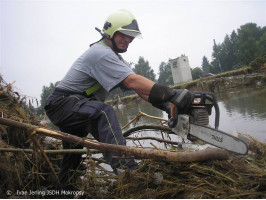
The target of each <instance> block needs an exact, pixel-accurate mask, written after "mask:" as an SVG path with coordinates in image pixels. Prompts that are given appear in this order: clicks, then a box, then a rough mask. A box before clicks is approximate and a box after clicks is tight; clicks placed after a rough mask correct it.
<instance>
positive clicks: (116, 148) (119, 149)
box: [0, 118, 230, 163]
mask: <svg viewBox="0 0 266 200" xmlns="http://www.w3.org/2000/svg"><path fill="white" fill-rule="evenodd" d="M0 123H1V124H3V125H7V126H13V127H17V128H21V129H25V130H27V131H28V132H30V133H32V132H34V131H35V132H36V133H39V134H42V135H45V136H50V137H54V138H57V139H61V140H64V141H67V142H71V143H75V144H79V145H83V146H85V147H88V148H91V149H97V150H101V151H111V152H115V153H119V154H124V155H128V156H134V157H136V158H144V159H155V160H163V161H172V162H182V163H185V162H195V161H205V160H210V159H219V160H223V159H228V158H229V155H230V154H229V153H228V151H226V150H223V149H218V148H207V149H205V150H201V151H196V152H173V151H165V150H148V149H141V148H136V147H129V146H122V145H113V144H106V143H100V142H95V141H91V140H88V139H84V138H80V137H77V136H75V135H70V134H67V133H63V132H59V131H53V130H49V129H45V128H40V127H37V126H33V125H29V124H24V123H20V122H17V121H13V120H9V119H5V118H0Z"/></svg>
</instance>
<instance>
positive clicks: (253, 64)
mask: <svg viewBox="0 0 266 200" xmlns="http://www.w3.org/2000/svg"><path fill="white" fill-rule="evenodd" d="M265 63H266V57H265V56H264V57H259V58H256V59H255V60H253V61H252V62H251V63H250V64H249V66H250V67H251V68H252V69H259V68H261V67H262V66H263V65H264V64H265Z"/></svg>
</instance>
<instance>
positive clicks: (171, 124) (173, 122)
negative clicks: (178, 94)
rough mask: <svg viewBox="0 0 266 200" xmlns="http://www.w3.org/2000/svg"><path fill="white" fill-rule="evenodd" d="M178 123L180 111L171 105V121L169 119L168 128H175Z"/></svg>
mask: <svg viewBox="0 0 266 200" xmlns="http://www.w3.org/2000/svg"><path fill="white" fill-rule="evenodd" d="M177 121H178V110H177V107H176V105H175V104H172V105H171V111H170V119H168V126H169V127H170V128H174V127H175V126H176V125H177Z"/></svg>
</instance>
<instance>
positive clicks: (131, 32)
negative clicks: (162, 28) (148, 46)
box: [119, 30, 142, 39]
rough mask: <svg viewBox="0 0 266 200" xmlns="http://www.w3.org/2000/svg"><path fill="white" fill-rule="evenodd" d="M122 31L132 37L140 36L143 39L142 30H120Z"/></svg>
mask: <svg viewBox="0 0 266 200" xmlns="http://www.w3.org/2000/svg"><path fill="white" fill-rule="evenodd" d="M119 32H120V33H123V34H125V35H128V36H130V37H134V38H139V39H142V35H141V33H140V32H136V31H128V30H119Z"/></svg>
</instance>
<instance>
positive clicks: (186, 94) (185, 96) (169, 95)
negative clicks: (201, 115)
mask: <svg viewBox="0 0 266 200" xmlns="http://www.w3.org/2000/svg"><path fill="white" fill-rule="evenodd" d="M148 101H149V102H150V103H151V104H152V105H160V104H163V103H165V102H168V101H170V102H171V103H173V104H175V105H176V106H177V107H178V108H179V109H181V110H185V109H187V108H189V107H190V105H191V102H192V93H191V92H190V91H188V90H187V89H184V90H182V89H172V88H169V87H167V86H164V85H159V84H154V86H153V87H152V89H151V91H150V94H149V98H148Z"/></svg>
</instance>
